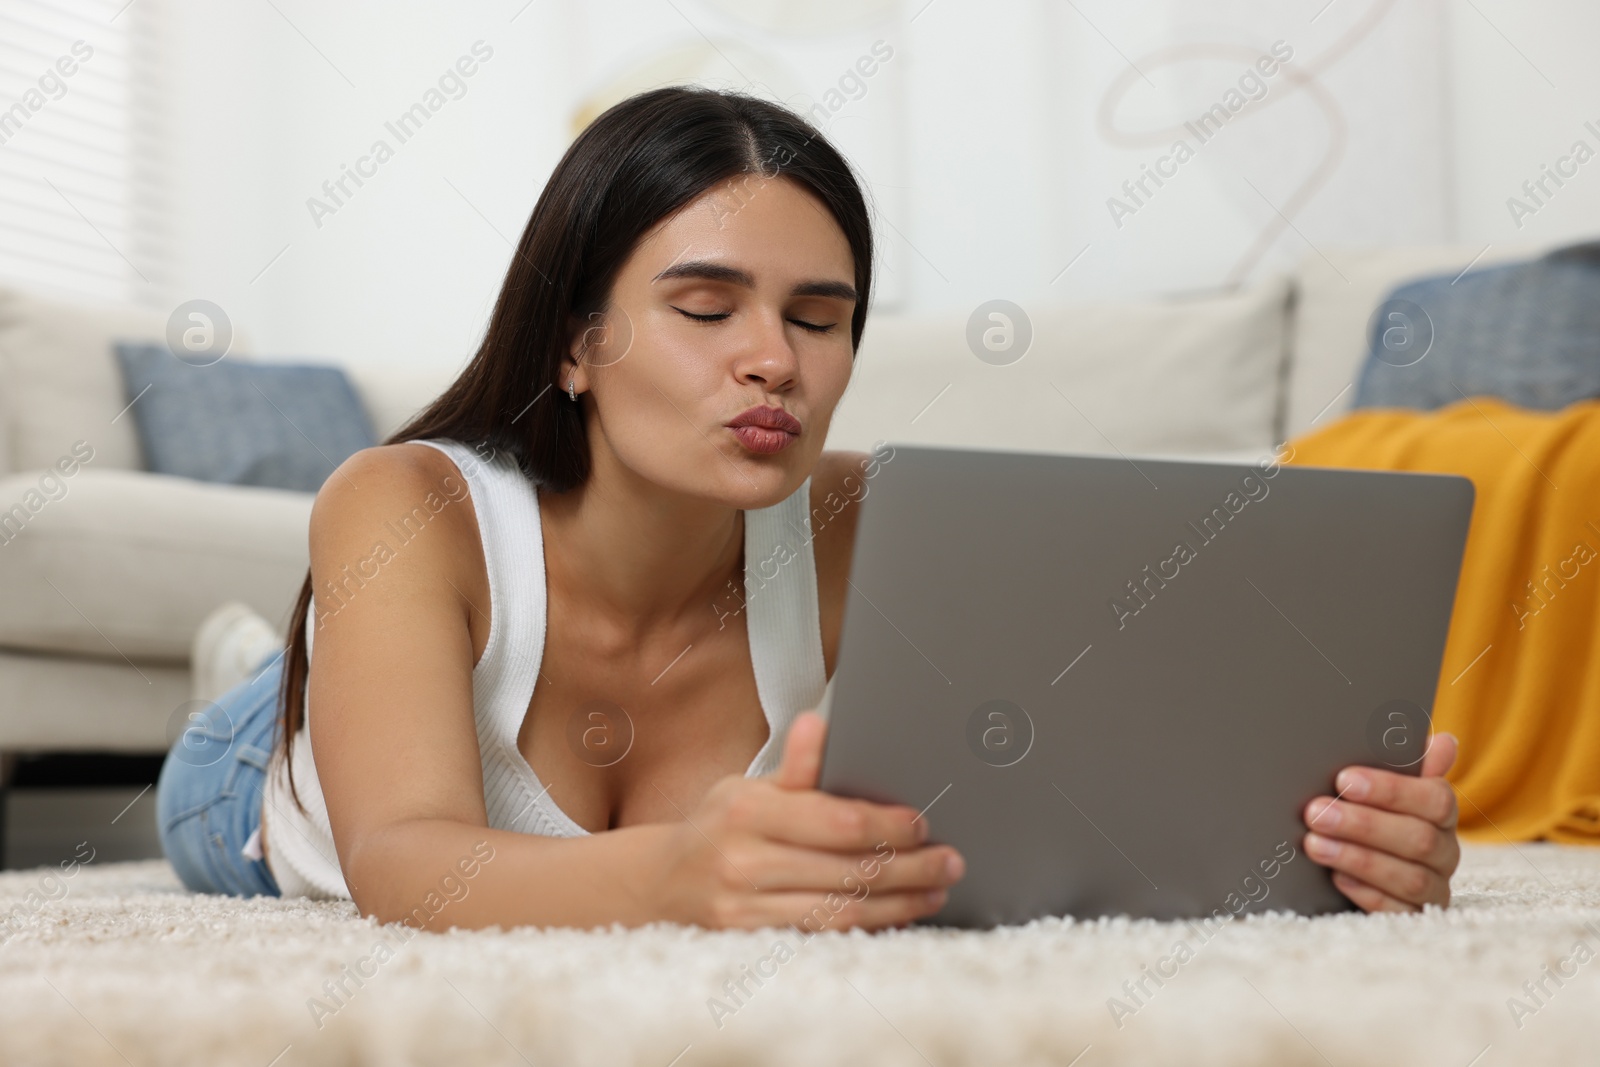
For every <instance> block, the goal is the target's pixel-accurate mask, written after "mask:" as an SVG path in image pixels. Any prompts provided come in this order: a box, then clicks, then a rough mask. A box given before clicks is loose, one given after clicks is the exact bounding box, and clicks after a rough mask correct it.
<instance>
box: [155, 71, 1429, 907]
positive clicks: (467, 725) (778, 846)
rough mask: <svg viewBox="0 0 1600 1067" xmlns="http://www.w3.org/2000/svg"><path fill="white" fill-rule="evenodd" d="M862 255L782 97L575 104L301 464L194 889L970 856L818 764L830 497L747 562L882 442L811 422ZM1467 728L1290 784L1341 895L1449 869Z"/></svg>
mask: <svg viewBox="0 0 1600 1067" xmlns="http://www.w3.org/2000/svg"><path fill="white" fill-rule="evenodd" d="M871 264H872V236H871V230H870V225H869V221H868V216H867V211H866V206H865V203H864V201H863V198H862V195H861V192H860V189H859V187H858V185H857V183H856V181H855V178H854V176H853V175H852V173H851V171H850V168H849V166H848V164H847V163H846V162H845V161H844V159H843V158H841V157H840V156H839V154H838V153H837V152H836V151H835V149H834V148H833V147H832V146H831V145H830V144H829V143H828V142H827V141H826V140H825V139H824V138H823V137H822V136H821V135H820V134H819V133H818V132H817V131H816V130H815V129H813V128H811V127H810V126H809V125H807V124H806V123H805V122H804V121H803V120H801V119H800V118H797V117H796V116H794V115H793V114H791V113H790V112H788V111H786V110H784V109H782V108H780V107H777V106H774V105H772V104H768V103H765V102H762V101H760V100H756V99H752V98H749V97H745V96H742V95H738V94H729V93H718V92H712V91H708V90H702V89H692V88H668V89H660V90H656V91H652V92H648V93H644V94H641V95H639V96H635V97H633V98H631V99H629V100H626V101H624V102H622V103H621V104H618V105H617V106H616V107H613V108H612V109H610V110H609V111H607V112H606V113H605V114H604V115H602V116H601V117H600V118H598V119H597V120H595V122H594V123H593V124H592V125H591V126H590V127H589V128H588V129H587V130H585V131H584V133H583V134H582V135H581V136H580V137H579V138H578V139H577V140H576V141H575V142H574V143H573V145H572V147H571V148H570V149H569V150H568V152H567V153H566V156H565V157H564V158H563V159H562V160H561V162H560V163H559V165H558V166H557V167H556V169H555V172H554V173H553V174H552V176H551V178H550V180H549V183H548V184H547V186H546V188H545V190H544V192H543V195H542V196H541V197H540V199H539V202H538V204H537V205H536V206H535V208H534V211H533V215H532V217H531V219H530V220H529V223H528V226H527V229H526V230H525V231H524V233H523V236H522V239H521V242H520V243H519V245H518V247H517V250H516V257H515V260H514V261H513V263H512V266H511V268H510V270H509V272H508V274H507V277H506V281H505V284H504V287H503V288H502V290H501V293H500V297H499V300H498V302H497V303H496V305H495V309H494V312H493V315H492V317H491V319H490V323H489V327H488V330H487V333H486V336H485V338H484V341H483V344H482V346H481V347H480V349H479V350H478V352H477V355H476V356H475V358H474V359H473V360H472V362H471V363H470V365H469V366H468V367H467V368H466V370H465V371H464V372H463V373H462V374H461V376H460V377H459V378H458V379H457V381H456V382H455V383H454V384H453V385H452V386H451V387H450V388H449V389H448V390H446V391H445V393H444V394H443V395H442V396H441V397H440V398H439V399H438V400H437V401H436V402H435V403H434V404H433V405H432V406H431V407H429V408H428V409H427V410H426V411H424V412H423V413H422V414H420V415H419V416H417V417H416V418H415V419H413V420H412V422H411V423H410V424H409V425H407V426H406V427H404V428H403V429H402V430H400V431H399V432H398V433H396V434H395V435H394V436H393V437H391V438H390V439H389V441H388V442H387V443H385V444H384V445H382V446H379V447H376V448H372V449H368V450H366V451H363V452H360V453H357V454H356V455H355V456H352V457H351V458H350V459H349V460H347V461H346V462H345V463H344V464H342V465H341V466H340V467H339V469H338V470H337V471H336V472H335V476H333V477H331V478H329V479H328V481H327V483H326V484H325V485H324V486H323V488H322V490H321V491H320V492H319V494H318V496H317V500H316V503H315V505H314V507H313V511H312V517H311V529H310V547H311V569H310V574H309V575H308V577H307V580H306V583H305V585H304V586H303V587H302V589H301V594H300V598H299V601H298V603H297V605H296V608H295V612H294V617H293V622H292V627H291V630H290V634H289V640H288V650H287V654H286V655H284V656H283V657H282V658H281V660H280V661H278V662H276V663H274V662H269V663H268V664H266V665H265V667H264V669H263V670H262V672H261V674H260V676H259V677H257V678H255V679H254V680H251V681H248V682H245V683H242V684H241V685H239V686H237V687H236V688H235V689H234V690H232V691H231V692H230V693H229V694H228V695H227V696H225V697H224V698H223V699H222V700H221V701H220V710H219V711H217V712H216V713H214V715H213V716H212V718H211V719H209V720H207V721H205V722H203V723H201V724H200V725H199V726H197V727H196V728H195V730H194V731H191V734H190V735H186V736H185V738H183V739H180V741H179V742H178V743H177V744H175V745H174V749H173V753H172V755H171V756H169V758H168V761H167V764H166V767H165V768H164V770H163V774H162V781H161V789H160V793H159V797H158V803H159V805H160V818H161V828H162V832H163V838H164V841H165V844H166V847H167V850H168V854H169V856H171V857H172V860H173V863H174V866H175V867H176V868H177V870H178V872H179V874H180V876H181V877H182V878H183V880H184V882H185V884H187V885H189V886H191V887H192V888H195V889H203V890H211V891H218V890H220V891H224V892H234V893H252V892H259V893H268V894H271V893H274V892H282V893H284V894H285V895H295V894H304V895H310V896H326V897H349V898H351V899H353V900H354V901H355V903H356V904H357V906H358V907H359V909H360V912H361V914H362V915H375V916H377V917H378V918H379V919H380V920H381V921H385V922H390V921H407V922H411V923H414V924H416V925H425V926H431V927H433V928H439V929H443V928H446V927H450V926H461V927H468V928H474V927H483V926H488V925H493V924H499V925H502V926H512V925H517V924H524V923H531V924H539V925H572V926H583V927H587V926H593V925H605V924H610V923H613V922H621V923H623V924H625V925H636V924H641V923H646V922H650V921H655V920H671V921H678V922H685V923H698V924H701V925H704V926H710V927H755V926H763V925H783V924H787V923H793V922H799V921H802V920H806V919H810V920H812V921H813V922H815V921H816V920H817V917H818V916H819V915H820V916H824V917H825V918H826V920H827V922H828V924H829V925H830V926H831V927H833V928H836V929H845V928H850V927H858V926H859V927H864V928H869V929H874V928H882V927H888V926H895V925H901V924H904V923H907V922H909V921H911V920H914V919H916V918H919V917H922V916H927V915H930V914H932V913H934V912H936V911H937V910H938V909H939V908H940V907H941V906H942V904H943V902H944V900H945V895H946V887H947V886H949V885H950V884H951V883H953V882H954V881H956V880H958V879H959V878H960V877H961V876H962V874H963V862H962V859H961V857H960V856H959V855H957V854H956V852H955V850H953V849H952V848H950V847H949V846H944V845H930V844H929V843H928V824H927V821H926V820H925V819H923V818H920V817H919V816H918V813H917V812H916V811H914V810H912V809H910V808H907V807H902V806H895V805H879V804H872V803H868V802H865V801H858V800H849V799H844V798H839V797H834V796H831V795H828V794H825V793H822V792H820V791H818V790H816V789H815V783H816V779H817V772H818V765H819V761H820V755H821V749H822V738H823V731H824V724H823V721H822V719H821V718H820V717H819V716H818V715H817V714H816V713H815V712H814V711H809V710H807V709H811V708H814V707H815V706H816V705H817V703H818V701H819V700H820V698H821V696H822V691H823V687H824V685H825V684H826V680H827V678H828V677H829V676H830V675H831V673H832V671H833V666H834V657H835V655H836V653H837V649H838V643H839V631H840V622H841V614H842V608H843V603H844V590H845V585H846V576H847V574H848V573H849V566H850V552H851V546H852V543H853V537H854V523H855V513H854V510H853V509H850V508H846V509H845V511H844V512H843V513H842V514H841V515H840V516H839V517H838V518H837V519H836V520H832V521H830V522H828V523H827V524H826V525H825V527H824V528H822V529H821V530H820V531H819V532H817V534H816V536H815V537H813V538H812V539H810V540H809V541H807V542H806V544H805V546H804V548H803V549H802V550H801V551H800V552H799V553H798V554H797V555H795V556H794V557H793V558H789V559H787V560H786V562H785V564H784V565H783V566H782V567H780V568H779V571H778V574H777V576H776V578H775V579H774V580H772V581H770V582H764V583H763V584H762V586H761V589H760V593H759V595H756V594H755V591H754V590H753V589H751V588H748V587H746V586H745V584H744V576H745V571H744V567H745V564H746V561H749V560H757V559H766V558H768V557H770V556H771V554H772V553H771V547H772V545H773V544H774V543H775V542H776V541H777V540H778V539H779V538H780V537H781V536H783V531H784V528H785V527H786V526H787V525H789V524H795V528H799V529H805V528H806V523H807V521H808V519H807V516H808V514H809V513H810V512H811V510H812V508H813V506H815V505H817V504H818V502H821V501H823V500H825V499H827V498H828V495H829V494H830V493H835V494H838V496H839V497H840V498H843V497H852V498H853V497H855V496H856V495H858V494H857V493H852V492H850V490H851V488H856V489H859V486H858V485H856V484H855V483H854V482H853V481H852V480H853V479H858V478H862V477H864V476H866V475H867V474H868V473H870V469H871V465H872V464H873V463H874V462H875V461H874V459H873V457H870V456H867V455H864V454H859V453H824V452H822V445H823V441H824V439H825V438H826V436H827V431H828V424H829V420H830V418H831V417H832V414H833V411H834V407H835V405H836V404H837V403H838V401H839V398H840V396H841V394H842V393H843V392H844V389H845V385H846V383H847V382H848V380H849V377H850V371H851V367H852V364H853V360H854V357H855V351H856V348H857V345H858V344H859V342H860V339H861V334H862V330H863V327H864V325H865V322H866V313H867V306H868V302H869V297H870V294H871V277H872V274H871ZM535 487H537V488H535ZM314 590H315V599H314V600H313V591H314ZM730 603H731V604H733V605H735V606H736V610H734V609H730V607H729V605H730ZM313 648H314V649H315V650H316V654H315V658H314V660H313V658H312V656H311V653H312V650H313ZM313 662H314V664H315V666H314V668H313V667H312V666H311V664H312V663H313ZM280 706H281V709H282V714H281V717H280V716H279V715H278V714H277V709H278V708H279V707H280ZM312 708H315V709H316V715H315V717H314V718H312V717H311V716H310V715H309V712H310V709H312ZM289 739H292V742H291V740H289ZM196 742H199V744H198V746H197V745H196ZM207 746H209V749H208V747H207ZM313 751H314V752H315V758H314V759H313V756H312V753H313ZM197 752H199V753H208V754H206V755H196V753H197ZM218 752H224V753H225V754H224V755H223V756H222V758H220V759H217V758H214V756H215V754H216V753H218ZM780 752H781V759H780ZM269 753H270V755H271V758H270V760H269V759H268V754H269ZM1453 754H1454V747H1453V742H1448V741H1447V742H1446V743H1445V744H1443V745H1439V744H1436V745H1434V746H1433V748H1432V751H1431V752H1430V755H1429V756H1428V760H1427V764H1426V766H1425V768H1424V772H1425V773H1424V777H1423V778H1420V779H1418V778H1410V777H1406V776H1402V775H1397V774H1390V773H1385V772H1376V771H1371V770H1367V769H1361V768H1357V769H1350V770H1347V771H1346V772H1345V774H1346V775H1347V776H1348V777H1346V778H1342V779H1341V780H1340V783H1339V786H1340V789H1341V790H1342V792H1343V796H1342V798H1340V799H1337V800H1335V799H1333V798H1318V799H1317V800H1314V801H1312V802H1311V804H1310V805H1308V807H1307V810H1306V812H1305V818H1306V819H1307V820H1308V822H1314V823H1315V824H1316V825H1315V826H1314V827H1313V829H1314V832H1312V833H1310V834H1308V835H1307V838H1306V847H1307V850H1308V852H1309V853H1310V855H1311V856H1312V858H1313V859H1318V860H1324V861H1326V862H1328V863H1329V864H1330V865H1332V866H1333V867H1335V868H1336V869H1337V870H1338V871H1339V872H1340V873H1338V874H1336V876H1335V877H1336V880H1337V882H1338V885H1339V887H1340V889H1341V890H1343V891H1344V892H1345V893H1346V894H1348V895H1349V896H1350V897H1351V898H1352V899H1353V900H1355V901H1356V903H1357V904H1359V905H1360V906H1361V907H1363V908H1366V909H1368V910H1383V909H1413V910H1414V909H1416V908H1417V907H1419V906H1421V905H1423V904H1425V903H1429V902H1433V903H1441V904H1442V903H1445V902H1446V901H1448V899H1449V878H1450V874H1451V873H1452V872H1453V871H1454V869H1455V864H1456V860H1457V856H1458V849H1457V846H1456V840H1455V834H1454V831H1453V826H1454V820H1455V802H1454V796H1453V794H1452V792H1451V790H1450V788H1449V786H1448V785H1447V784H1446V783H1445V782H1444V781H1443V779H1442V775H1443V774H1444V772H1445V770H1446V769H1447V768H1448V765H1449V763H1450V761H1451V759H1452V758H1453ZM208 760H209V762H208ZM1361 783H1366V785H1367V787H1368V791H1367V792H1366V793H1364V794H1363V793H1362V792H1361ZM1325 806H1326V810H1324V807H1325ZM257 830H259V831H260V833H259V834H257V833H254V832H255V831H257ZM257 844H259V846H260V848H259V849H258V848H256V847H253V846H256V845H257ZM1327 846H1331V847H1334V848H1336V849H1337V850H1338V851H1337V854H1332V853H1325V852H1323V851H1322V849H1323V848H1324V847H1327ZM261 852H264V856H261V855H260V853H261Z"/></svg>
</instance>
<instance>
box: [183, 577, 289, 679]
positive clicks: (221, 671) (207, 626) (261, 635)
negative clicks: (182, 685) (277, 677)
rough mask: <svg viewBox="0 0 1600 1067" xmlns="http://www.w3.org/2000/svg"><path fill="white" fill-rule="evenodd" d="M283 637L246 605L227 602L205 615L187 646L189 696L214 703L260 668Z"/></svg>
mask: <svg viewBox="0 0 1600 1067" xmlns="http://www.w3.org/2000/svg"><path fill="white" fill-rule="evenodd" d="M284 642H285V635H283V634H280V633H279V632H278V631H277V630H275V629H273V627H272V624H271V623H270V622H268V621H267V620H266V619H264V618H263V617H262V616H261V615H260V614H259V613H258V612H257V611H256V610H255V609H254V608H252V607H251V606H250V605H249V604H246V603H244V602H243V601H239V600H230V601H228V602H227V603H226V604H223V605H222V606H221V607H219V608H217V609H216V610H215V611H213V612H212V613H211V614H209V615H207V616H206V617H205V619H204V620H203V621H202V622H201V623H200V629H198V630H196V631H195V635H194V641H193V643H191V644H190V646H189V676H190V696H191V698H192V699H194V700H205V701H215V700H216V699H217V698H218V697H220V696H221V695H222V694H224V693H226V692H227V691H228V690H230V689H232V688H233V687H234V686H235V685H238V684H239V683H240V682H242V681H244V680H245V679H247V678H251V677H254V672H255V671H256V670H257V669H259V668H260V667H261V664H262V661H263V660H264V659H266V658H267V657H268V656H269V655H271V654H272V652H273V651H274V650H277V651H282V650H283V646H284Z"/></svg>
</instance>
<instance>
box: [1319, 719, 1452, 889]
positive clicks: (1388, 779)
mask: <svg viewBox="0 0 1600 1067" xmlns="http://www.w3.org/2000/svg"><path fill="white" fill-rule="evenodd" d="M1455 759H1456V739H1455V737H1454V736H1453V735H1451V734H1435V735H1433V737H1432V738H1431V739H1430V740H1429V743H1428V751H1427V754H1426V755H1424V756H1423V758H1422V767H1421V774H1420V775H1419V776H1417V777H1413V776H1411V775H1408V774H1399V773H1397V772H1395V771H1387V770H1382V769H1380V768H1375V767H1346V768H1345V769H1344V770H1342V771H1340V772H1339V775H1338V777H1337V778H1336V779H1335V782H1334V784H1335V785H1336V786H1337V787H1338V789H1339V793H1340V795H1339V797H1337V798H1334V797H1326V796H1323V797H1314V798H1313V799H1312V800H1311V801H1310V802H1309V803H1308V804H1307V805H1306V807H1305V812H1304V815H1303V817H1304V819H1305V823H1306V827H1307V829H1308V832H1307V834H1306V836H1305V841H1304V844H1305V848H1306V855H1308V856H1310V857H1311V858H1312V860H1314V861H1315V862H1317V863H1320V864H1322V865H1324V866H1326V867H1331V868H1333V884H1334V885H1336V886H1338V887H1339V891H1340V892H1341V893H1343V894H1344V895H1345V896H1347V897H1349V898H1350V899H1351V900H1353V901H1354V902H1355V903H1356V904H1357V905H1358V906H1360V907H1361V908H1363V909H1364V910H1366V911H1418V910H1420V909H1421V908H1422V907H1423V906H1424V905H1427V904H1438V905H1440V906H1441V907H1442V906H1444V905H1447V904H1449V903H1450V876H1451V875H1453V874H1454V873H1455V869H1456V865H1457V864H1458V863H1460V862H1461V845H1460V842H1458V841H1457V840H1456V820H1457V815H1458V811H1457V807H1456V794H1455V790H1454V789H1452V788H1451V786H1450V783H1449V782H1447V781H1446V780H1445V777H1444V776H1445V774H1446V773H1447V772H1448V771H1449V770H1450V766H1451V764H1453V763H1454V762H1455Z"/></svg>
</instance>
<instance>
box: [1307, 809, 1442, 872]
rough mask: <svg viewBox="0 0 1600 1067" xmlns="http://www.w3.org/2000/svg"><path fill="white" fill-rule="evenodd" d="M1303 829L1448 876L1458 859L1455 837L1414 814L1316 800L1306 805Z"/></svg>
mask: <svg viewBox="0 0 1600 1067" xmlns="http://www.w3.org/2000/svg"><path fill="white" fill-rule="evenodd" d="M1305 819H1306V826H1307V828H1308V829H1310V830H1312V831H1314V832H1315V833H1317V834H1320V835H1321V836H1323V837H1331V838H1337V839H1339V840H1341V841H1348V842H1352V843H1354V844H1358V845H1366V846H1367V847H1369V848H1374V849H1377V850H1378V851H1380V852H1387V853H1389V854H1391V855H1394V856H1398V857H1400V858H1401V859H1406V860H1411V861H1413V862H1415V863H1421V864H1423V865H1424V866H1427V867H1431V868H1433V869H1434V870H1436V871H1439V872H1440V873H1442V874H1445V875H1449V874H1451V873H1452V872H1454V871H1455V869H1456V864H1457V863H1458V862H1460V859H1461V845H1460V842H1458V841H1457V840H1456V835H1455V834H1454V833H1453V832H1452V831H1450V830H1448V829H1445V828H1442V827H1439V826H1437V825H1435V824H1434V823H1431V822H1429V821H1427V820H1426V819H1422V818H1418V817H1417V816H1415V815H1396V814H1395V813H1393V812H1389V811H1384V810H1382V809H1380V808H1373V807H1368V806H1367V805H1365V804H1355V803H1351V802H1350V801H1349V800H1333V799H1331V798H1328V797H1317V798H1316V799H1314V800H1312V801H1311V802H1310V803H1309V804H1307V805H1306V811H1305Z"/></svg>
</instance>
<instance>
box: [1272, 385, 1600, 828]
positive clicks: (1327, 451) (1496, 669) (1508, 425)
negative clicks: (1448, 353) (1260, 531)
mask: <svg viewBox="0 0 1600 1067" xmlns="http://www.w3.org/2000/svg"><path fill="white" fill-rule="evenodd" d="M1288 447H1289V448H1292V449H1293V452H1292V454H1290V455H1289V456H1288V458H1287V459H1286V460H1285V461H1284V462H1286V463H1291V464H1303V465H1310V466H1319V467H1362V468H1369V469H1379V470H1407V471H1435V472H1441V473H1447V474H1459V475H1463V476H1465V477H1467V478H1470V479H1471V480H1472V484H1473V486H1474V487H1475V489H1476V500H1475V501H1474V504H1473V511H1472V525H1471V527H1470V530H1469V532H1468V534H1467V543H1466V552H1465V556H1464V558H1463V560H1462V564H1461V582H1460V586H1459V588H1458V589H1457V592H1456V601H1455V608H1454V611H1453V612H1452V614H1451V617H1450V637H1449V640H1448V641H1447V642H1446V644H1445V651H1444V664H1443V666H1442V668H1441V669H1440V673H1439V686H1438V695H1437V697H1436V699H1435V703H1434V709H1433V724H1434V729H1435V730H1439V731H1449V732H1450V733H1453V734H1455V735H1456V737H1458V738H1459V739H1460V741H1461V751H1460V755H1459V757H1458V758H1457V761H1456V765H1455V768H1454V769H1453V770H1452V771H1451V772H1450V775H1449V777H1450V781H1451V783H1452V784H1453V785H1454V786H1455V788H1456V794H1457V796H1459V797H1460V799H1461V805H1460V806H1461V836H1462V837H1463V838H1466V839H1469V840H1484V841H1505V840H1510V841H1527V840H1534V839H1540V838H1543V839H1547V840H1551V841H1563V842H1571V843H1587V844H1600V400H1585V401H1581V402H1579V403H1576V404H1572V405H1571V406H1569V407H1566V408H1564V409H1562V410H1560V411H1554V412H1546V411H1534V410H1530V409H1528V408H1523V407H1518V406H1516V405H1514V404H1509V403H1507V402H1506V401H1504V400H1500V399H1498V398H1495V397H1488V396H1474V397H1470V398H1464V399H1462V400H1458V401H1456V402H1455V403H1453V404H1450V405H1449V406H1447V407H1443V408H1440V409H1438V410H1436V411H1412V410H1407V409H1397V408H1368V409H1364V410H1361V411H1356V412H1353V413H1351V414H1349V415H1347V416H1345V417H1344V418H1342V419H1340V420H1338V421H1336V422H1333V423H1330V424H1329V425H1328V426H1326V427H1324V428H1323V429H1321V430H1316V431H1314V432H1311V433H1308V434H1306V435H1304V436H1302V437H1299V438H1296V439H1294V440H1291V441H1290V442H1289V445H1288Z"/></svg>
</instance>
